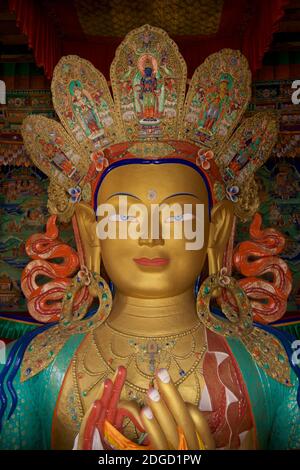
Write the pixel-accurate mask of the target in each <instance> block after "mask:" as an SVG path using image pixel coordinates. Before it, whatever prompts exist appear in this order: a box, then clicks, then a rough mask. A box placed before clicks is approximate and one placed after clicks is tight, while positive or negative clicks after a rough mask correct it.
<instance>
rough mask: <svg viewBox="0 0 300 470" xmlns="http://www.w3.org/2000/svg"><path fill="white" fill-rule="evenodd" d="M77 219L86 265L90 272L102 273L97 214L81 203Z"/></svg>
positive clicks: (78, 205)
mask: <svg viewBox="0 0 300 470" xmlns="http://www.w3.org/2000/svg"><path fill="white" fill-rule="evenodd" d="M75 217H76V222H77V226H78V231H79V236H80V241H81V246H82V250H83V257H84V261H85V265H86V267H87V268H88V269H89V270H90V271H93V272H96V273H100V261H101V250H100V240H99V238H98V237H97V233H96V225H97V222H96V217H95V213H94V211H93V209H92V207H91V206H89V205H87V204H84V203H82V202H80V203H79V204H77V205H76V209H75Z"/></svg>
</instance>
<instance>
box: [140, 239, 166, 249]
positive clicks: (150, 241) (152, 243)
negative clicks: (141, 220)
mask: <svg viewBox="0 0 300 470" xmlns="http://www.w3.org/2000/svg"><path fill="white" fill-rule="evenodd" d="M138 243H139V245H140V246H150V247H152V246H158V245H164V244H165V240H164V239H163V238H161V237H159V238H151V237H150V238H142V237H140V238H139V239H138Z"/></svg>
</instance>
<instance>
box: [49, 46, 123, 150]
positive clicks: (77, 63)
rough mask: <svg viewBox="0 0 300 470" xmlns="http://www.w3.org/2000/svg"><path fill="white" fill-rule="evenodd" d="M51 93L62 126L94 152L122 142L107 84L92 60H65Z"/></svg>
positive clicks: (54, 78)
mask: <svg viewBox="0 0 300 470" xmlns="http://www.w3.org/2000/svg"><path fill="white" fill-rule="evenodd" d="M51 91H52V97H53V104H54V108H55V111H56V112H57V114H58V116H59V118H60V120H61V123H62V124H63V125H64V127H65V128H66V130H67V131H68V132H69V133H70V134H71V135H73V136H74V137H75V139H76V140H77V142H79V143H80V144H82V145H83V146H86V147H87V148H88V149H89V151H90V152H92V151H95V150H99V149H101V148H103V147H107V146H108V145H111V144H112V143H116V142H118V141H119V140H122V139H121V136H120V126H119V125H118V124H117V121H116V117H115V113H114V103H113V100H112V97H111V94H110V92H109V88H108V85H107V82H106V80H105V78H104V76H103V75H102V74H101V73H100V72H99V71H98V70H97V69H96V68H95V67H94V66H93V65H92V64H91V63H90V62H89V61H88V60H85V59H82V58H81V57H78V56H76V55H69V56H64V57H62V58H61V59H60V61H59V62H58V64H57V65H56V67H55V70H54V74H53V79H52V83H51Z"/></svg>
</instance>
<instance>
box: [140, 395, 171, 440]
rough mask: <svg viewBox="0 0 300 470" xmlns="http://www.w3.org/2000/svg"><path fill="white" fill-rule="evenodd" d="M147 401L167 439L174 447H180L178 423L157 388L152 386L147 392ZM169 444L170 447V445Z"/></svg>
mask: <svg viewBox="0 0 300 470" xmlns="http://www.w3.org/2000/svg"><path fill="white" fill-rule="evenodd" d="M146 399H147V403H148V405H149V406H150V408H151V410H152V412H153V414H154V416H155V418H156V420H157V422H158V424H159V425H160V427H161V429H163V431H164V434H165V436H166V439H167V441H168V442H169V444H170V446H171V447H172V448H173V449H177V448H178V432H177V424H176V422H175V420H174V418H173V416H172V414H171V412H170V410H169V409H168V407H167V405H166V404H165V402H164V401H163V399H162V397H161V396H160V393H159V391H158V390H156V388H150V389H149V390H148V393H147V398H146ZM170 446H169V447H170Z"/></svg>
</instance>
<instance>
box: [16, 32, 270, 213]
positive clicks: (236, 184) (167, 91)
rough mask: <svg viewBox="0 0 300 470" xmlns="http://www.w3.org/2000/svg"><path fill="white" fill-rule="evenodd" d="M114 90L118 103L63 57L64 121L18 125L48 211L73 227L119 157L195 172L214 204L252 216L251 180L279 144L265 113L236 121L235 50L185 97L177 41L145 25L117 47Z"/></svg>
mask: <svg viewBox="0 0 300 470" xmlns="http://www.w3.org/2000/svg"><path fill="white" fill-rule="evenodd" d="M111 88H112V92H113V97H114V100H113V99H112V97H111V94H110V90H109V86H108V84H107V82H106V80H105V78H104V76H103V75H102V74H101V73H100V72H99V71H98V70H96V69H95V68H94V67H93V65H92V64H91V63H90V62H88V61H86V60H84V59H81V58H80V57H77V56H66V57H63V58H62V59H61V60H60V61H59V63H58V64H57V66H56V68H55V72H54V76H53V80H52V86H51V89H52V95H53V103H54V107H55V110H56V112H57V115H58V117H59V119H60V121H61V124H60V123H58V122H56V121H53V120H51V119H48V118H46V117H43V116H28V117H27V118H26V119H25V121H24V123H23V128H22V133H23V137H24V142H25V145H26V148H27V150H28V153H29V154H30V155H31V158H32V160H33V162H34V163H35V165H36V166H37V167H39V168H40V169H41V170H42V171H43V172H44V173H45V174H47V175H48V177H49V178H50V185H49V191H48V193H49V200H48V208H49V211H50V213H51V214H57V215H58V216H59V217H60V219H61V220H70V218H71V217H72V214H73V211H74V206H75V204H76V203H77V202H78V201H80V200H81V201H85V202H88V203H90V202H91V200H92V194H93V188H94V187H95V186H96V182H97V180H98V178H99V177H100V176H101V174H102V172H103V170H104V169H105V168H106V167H107V166H109V165H110V164H111V163H112V162H114V161H116V160H119V159H128V158H146V159H154V160H155V159H163V158H170V157H172V158H175V159H176V158H180V159H184V160H189V161H191V162H193V163H194V164H195V165H197V166H199V168H200V169H201V171H203V172H204V173H205V174H206V175H207V177H208V180H209V182H210V185H211V190H212V194H213V198H214V200H215V201H219V200H221V199H224V198H228V199H229V200H230V201H232V203H233V204H234V208H235V214H236V215H237V216H239V217H240V218H242V219H247V218H249V217H251V216H252V215H253V214H254V213H255V211H256V210H257V208H258V205H259V200H258V196H257V188H256V184H255V181H254V174H255V172H256V170H257V169H258V168H259V167H260V166H261V165H262V164H263V163H264V162H265V161H266V159H267V158H268V156H269V154H270V152H271V149H272V147H273V145H274V143H275V141H276V137H277V119H276V115H275V114H274V113H272V112H261V113H257V114H255V115H253V116H251V117H248V118H246V119H244V120H242V118H243V114H244V113H245V110H246V108H247V105H248V103H249V99H250V95H251V74H250V71H249V67H248V63H247V60H246V58H245V57H244V56H243V55H242V54H241V53H240V52H239V51H235V50H230V49H223V50H221V51H220V52H218V53H215V54H212V55H211V56H209V57H208V58H207V59H206V60H205V62H204V63H203V64H202V65H200V66H199V67H198V68H197V69H196V71H195V73H194V75H193V77H192V79H191V81H190V83H189V87H188V91H187V94H186V88H187V72H186V64H185V61H184V59H183V57H182V56H181V54H180V53H179V50H178V48H177V46H176V44H175V43H174V42H173V41H172V40H171V39H170V38H169V36H168V35H167V33H166V32H165V31H163V30H161V29H159V28H154V27H152V26H149V25H145V26H143V27H141V28H138V29H135V30H133V31H131V32H130V33H129V34H128V35H127V36H126V38H125V39H124V41H123V42H122V44H121V45H120V46H119V47H118V49H117V52H116V56H115V59H114V61H113V63H112V65H111ZM238 126H239V127H238Z"/></svg>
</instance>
